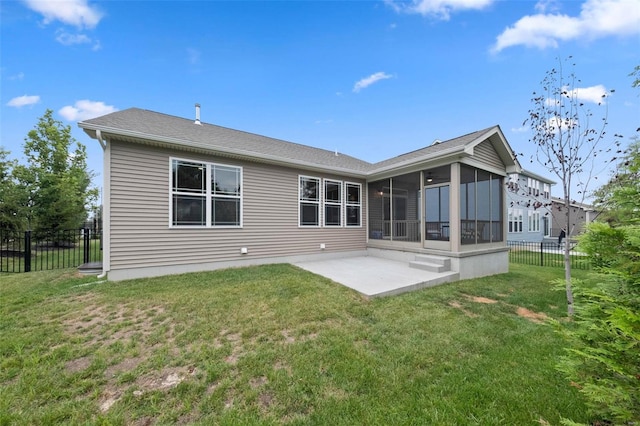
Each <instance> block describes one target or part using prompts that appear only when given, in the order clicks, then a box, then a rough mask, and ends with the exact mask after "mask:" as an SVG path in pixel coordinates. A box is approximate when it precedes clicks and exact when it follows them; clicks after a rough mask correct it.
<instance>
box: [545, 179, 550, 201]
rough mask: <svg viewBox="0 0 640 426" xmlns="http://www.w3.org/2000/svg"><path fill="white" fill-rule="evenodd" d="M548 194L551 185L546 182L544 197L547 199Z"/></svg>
mask: <svg viewBox="0 0 640 426" xmlns="http://www.w3.org/2000/svg"><path fill="white" fill-rule="evenodd" d="M550 195H551V185H549V184H548V183H545V184H544V198H545V199H547V200H548V199H549V196H550Z"/></svg>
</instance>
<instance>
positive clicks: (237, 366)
mask: <svg viewBox="0 0 640 426" xmlns="http://www.w3.org/2000/svg"><path fill="white" fill-rule="evenodd" d="M575 273H576V274H582V275H583V276H584V277H586V276H587V275H586V273H583V272H581V271H575ZM561 275H562V270H559V269H555V268H537V267H532V266H524V265H511V272H510V273H508V274H504V275H499V276H494V277H487V278H483V279H475V280H467V281H461V282H458V283H454V284H448V285H444V286H440V287H436V288H431V289H425V290H422V291H417V292H413V293H409V294H404V295H400V296H394V297H389V298H383V299H374V300H366V299H364V298H362V297H361V296H360V295H358V294H357V293H355V292H353V291H351V290H349V289H346V288H343V287H341V286H340V285H337V284H335V283H333V282H331V281H329V280H327V279H324V278H322V277H318V276H315V275H313V274H310V273H308V272H305V271H303V270H300V269H298V268H296V267H293V266H291V265H270V266H261V267H252V268H242V269H230V270H224V271H218V272H209V273H197V274H186V275H179V276H169V277H161V278H153V279H139V280H135V281H127V282H119V283H108V282H101V283H99V282H98V283H96V278H95V277H79V276H77V275H76V274H75V272H74V271H73V270H63V271H45V272H37V273H30V274H3V275H0V290H1V299H2V300H1V303H0V363H1V364H0V424H2V425H5V424H18V425H19V424H43V425H44V424H47V425H48V424H56V423H64V424H83V425H84V424H113V425H118V424H122V425H124V424H140V425H142V424H203V425H210V424H229V425H231V424H233V425H235V424H283V423H284V424H294V425H295V424H319V425H341V424H344V425H353V424H368V425H399V424H417V425H425V424H437V425H473V424H478V425H494V424H504V425H535V424H554V425H555V424H559V422H560V419H561V418H562V417H565V418H571V419H573V420H576V421H582V422H588V421H589V420H590V419H589V418H588V417H586V415H585V406H584V405H583V402H582V400H581V397H580V395H579V394H578V392H577V391H576V389H575V388H573V387H571V386H570V385H569V384H568V383H567V382H566V381H565V380H564V379H563V377H562V376H561V375H560V374H558V373H557V371H556V370H555V369H554V364H555V363H556V357H557V356H558V355H559V354H560V353H562V341H561V339H560V337H559V336H558V335H557V334H556V333H554V331H553V330H552V328H551V327H550V326H549V325H546V324H545V323H544V317H545V316H548V317H553V318H563V317H564V316H565V303H564V300H563V296H564V294H563V292H558V291H552V289H551V285H550V284H549V281H550V280H551V279H553V278H556V277H559V276H561ZM92 283H95V284H92ZM86 284H88V285H86Z"/></svg>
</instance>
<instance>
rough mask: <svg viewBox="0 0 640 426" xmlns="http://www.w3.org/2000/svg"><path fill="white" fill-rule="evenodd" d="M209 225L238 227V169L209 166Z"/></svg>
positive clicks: (215, 165) (216, 165)
mask: <svg viewBox="0 0 640 426" xmlns="http://www.w3.org/2000/svg"><path fill="white" fill-rule="evenodd" d="M210 167H211V225H212V226H238V225H240V169H239V168H238V167H231V166H221V165H218V164H211V166H210Z"/></svg>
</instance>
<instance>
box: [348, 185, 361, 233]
mask: <svg viewBox="0 0 640 426" xmlns="http://www.w3.org/2000/svg"><path fill="white" fill-rule="evenodd" d="M344 186H345V192H346V194H345V195H346V198H345V200H344V201H345V207H346V211H347V223H346V225H347V226H361V224H362V213H361V212H362V210H361V203H362V201H361V197H362V186H361V185H360V184H359V183H349V182H346V183H345V184H344Z"/></svg>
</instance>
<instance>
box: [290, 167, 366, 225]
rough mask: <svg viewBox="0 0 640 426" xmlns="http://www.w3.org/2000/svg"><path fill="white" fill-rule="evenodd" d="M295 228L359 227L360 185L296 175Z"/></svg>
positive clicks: (360, 213) (360, 220)
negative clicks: (296, 219) (296, 221)
mask: <svg viewBox="0 0 640 426" xmlns="http://www.w3.org/2000/svg"><path fill="white" fill-rule="evenodd" d="M298 191H299V194H298V208H299V210H298V224H299V226H304V227H307V226H309V227H311V226H316V227H317V226H324V227H359V226H362V185H361V184H359V183H351V182H343V181H341V180H334V179H321V178H319V177H311V176H299V181H298Z"/></svg>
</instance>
